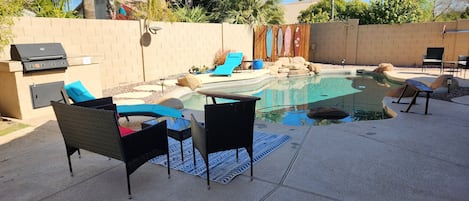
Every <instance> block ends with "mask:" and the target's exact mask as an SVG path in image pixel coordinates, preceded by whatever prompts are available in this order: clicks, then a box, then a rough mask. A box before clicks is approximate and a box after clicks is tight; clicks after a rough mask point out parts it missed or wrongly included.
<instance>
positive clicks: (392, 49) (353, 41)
mask: <svg viewBox="0 0 469 201" xmlns="http://www.w3.org/2000/svg"><path fill="white" fill-rule="evenodd" d="M445 26H446V30H469V20H458V21H455V22H432V23H409V24H395V25H360V26H358V21H356V20H349V21H347V22H332V23H318V24H312V26H311V37H310V38H311V40H310V45H311V47H312V48H314V49H313V54H312V55H310V57H312V58H310V60H313V61H315V62H322V63H334V64H338V63H339V62H340V61H341V59H342V58H345V59H346V63H347V64H359V65H377V64H379V63H383V62H389V63H393V64H394V65H397V66H421V64H422V56H423V55H424V54H425V52H426V49H427V47H444V48H445V55H444V60H446V61H455V60H457V56H458V55H469V33H467V32H458V33H454V32H451V31H448V32H446V33H445V34H443V27H445Z"/></svg>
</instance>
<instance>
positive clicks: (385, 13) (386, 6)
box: [369, 0, 422, 24]
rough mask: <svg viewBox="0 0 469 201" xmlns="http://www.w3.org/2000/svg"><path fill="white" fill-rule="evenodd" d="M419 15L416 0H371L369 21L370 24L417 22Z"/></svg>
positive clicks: (420, 14) (418, 6) (420, 11)
mask: <svg viewBox="0 0 469 201" xmlns="http://www.w3.org/2000/svg"><path fill="white" fill-rule="evenodd" d="M421 16H422V10H421V8H420V5H419V2H418V1H417V0H387V1H380V0H372V1H371V5H370V12H369V21H370V22H371V23H372V24H402V23H410V22H418V21H419V19H421Z"/></svg>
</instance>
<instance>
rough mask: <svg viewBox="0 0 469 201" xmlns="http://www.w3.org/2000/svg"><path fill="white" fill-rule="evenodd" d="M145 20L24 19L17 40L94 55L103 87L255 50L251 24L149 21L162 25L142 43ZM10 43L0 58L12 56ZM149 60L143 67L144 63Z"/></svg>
mask: <svg viewBox="0 0 469 201" xmlns="http://www.w3.org/2000/svg"><path fill="white" fill-rule="evenodd" d="M143 24H144V23H143V21H123V20H95V19H60V18H35V17H21V18H17V19H16V20H15V26H14V27H13V33H14V34H15V35H16V37H15V38H14V42H13V43H18V44H19V43H50V42H59V43H62V45H63V47H64V49H65V51H66V53H67V56H68V57H77V56H92V57H94V58H98V59H97V60H99V63H100V67H101V73H100V74H101V75H102V77H101V84H102V87H103V89H109V88H114V87H118V86H121V85H127V84H131V83H137V82H143V81H145V80H146V81H150V80H155V79H160V78H162V77H167V76H169V75H176V74H181V73H186V72H187V71H188V69H189V68H190V67H191V66H193V65H199V66H200V65H212V63H213V58H214V56H215V54H216V52H217V51H218V50H221V49H223V48H225V49H234V50H239V51H242V52H243V53H244V54H245V55H246V56H247V57H248V58H249V59H251V58H252V54H253V42H252V41H253V31H252V29H251V28H250V27H249V26H248V25H231V24H209V23H168V22H151V23H150V25H156V26H159V27H162V28H163V29H162V30H160V31H158V33H157V34H156V35H151V36H152V37H151V39H152V41H151V44H150V45H149V46H148V47H142V46H141V44H140V40H141V35H142V33H143ZM9 51H10V50H9V46H7V47H6V48H5V49H4V51H3V52H1V53H0V60H10V54H9ZM144 64H145V65H144Z"/></svg>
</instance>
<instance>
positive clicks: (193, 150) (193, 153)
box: [192, 143, 196, 168]
mask: <svg viewBox="0 0 469 201" xmlns="http://www.w3.org/2000/svg"><path fill="white" fill-rule="evenodd" d="M192 160H194V168H195V166H196V163H195V148H194V143H192Z"/></svg>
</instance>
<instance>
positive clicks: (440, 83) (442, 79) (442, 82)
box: [430, 75, 459, 90]
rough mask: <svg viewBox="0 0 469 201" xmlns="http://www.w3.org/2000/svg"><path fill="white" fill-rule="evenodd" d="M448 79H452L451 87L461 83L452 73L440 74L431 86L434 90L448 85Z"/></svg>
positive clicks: (453, 87)
mask: <svg viewBox="0 0 469 201" xmlns="http://www.w3.org/2000/svg"><path fill="white" fill-rule="evenodd" d="M448 79H451V89H456V88H458V86H459V84H458V82H457V80H456V79H454V78H453V76H452V75H440V76H439V77H437V78H436V79H435V81H433V82H432V84H431V85H430V88H432V89H433V90H435V89H437V88H440V87H448Z"/></svg>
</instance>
